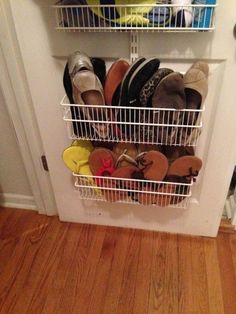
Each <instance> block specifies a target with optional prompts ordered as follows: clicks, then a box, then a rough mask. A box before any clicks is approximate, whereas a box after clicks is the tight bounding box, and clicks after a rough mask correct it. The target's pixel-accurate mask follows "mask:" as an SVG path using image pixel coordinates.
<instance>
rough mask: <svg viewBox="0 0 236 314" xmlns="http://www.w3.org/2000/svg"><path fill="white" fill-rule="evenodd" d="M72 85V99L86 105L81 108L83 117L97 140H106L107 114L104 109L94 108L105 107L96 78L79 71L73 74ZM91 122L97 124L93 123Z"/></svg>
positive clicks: (108, 126)
mask: <svg viewBox="0 0 236 314" xmlns="http://www.w3.org/2000/svg"><path fill="white" fill-rule="evenodd" d="M72 83H73V98H74V99H75V101H76V103H77V104H83V105H88V106H87V107H82V108H81V110H82V112H83V113H84V116H85V117H86V118H87V119H88V120H90V123H92V126H93V129H94V130H95V132H96V133H97V135H98V137H99V138H101V139H106V138H108V137H109V135H110V124H109V123H108V121H110V117H109V114H108V112H107V111H106V110H105V109H102V108H98V107H96V106H105V99H104V95H103V88H102V84H101V82H100V81H99V79H98V77H97V76H96V75H95V74H94V73H93V72H91V71H87V70H81V71H79V72H77V73H76V74H75V76H74V78H73V82H72ZM93 106H94V108H93ZM93 120H97V121H99V122H98V123H93V122H92V121H93ZM104 122H105V123H104Z"/></svg>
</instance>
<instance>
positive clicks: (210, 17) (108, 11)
mask: <svg viewBox="0 0 236 314" xmlns="http://www.w3.org/2000/svg"><path fill="white" fill-rule="evenodd" d="M216 6H217V4H205V5H204V4H188V5H187V4H186V5H182V6H181V5H179V4H156V5H150V4H135V5H128V4H124V5H85V4H81V5H62V1H59V2H57V3H56V4H55V5H53V6H52V7H53V9H54V10H55V15H56V25H55V27H56V29H58V30H66V31H89V32H112V31H115V32H116V31H129V30H132V31H151V32H154V31H175V32H179V31H212V30H214V28H215V7H216ZM149 7H150V10H148V8H149ZM176 8H178V10H182V14H181V16H180V19H179V18H178V19H177V18H175V17H173V10H174V9H176ZM140 10H141V12H142V13H140ZM143 10H144V12H146V13H143ZM184 10H190V14H192V17H193V18H192V21H190V23H189V25H187V26H186V25H184V13H183V12H184ZM98 12H99V14H98ZM96 13H97V14H96ZM103 13H104V14H105V16H103ZM120 16H122V17H124V16H126V17H127V16H130V17H131V18H130V19H128V20H125V21H119V18H117V17H120ZM163 21H164V22H163Z"/></svg>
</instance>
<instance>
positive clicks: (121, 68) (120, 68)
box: [104, 59, 129, 106]
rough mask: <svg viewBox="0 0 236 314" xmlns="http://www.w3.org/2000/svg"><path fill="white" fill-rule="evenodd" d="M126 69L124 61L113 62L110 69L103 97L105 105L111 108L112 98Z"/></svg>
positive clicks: (127, 66) (127, 64)
mask: <svg viewBox="0 0 236 314" xmlns="http://www.w3.org/2000/svg"><path fill="white" fill-rule="evenodd" d="M128 68H129V63H128V62H127V61H125V60H124V59H119V60H117V61H115V62H114V63H113V64H112V66H111V67H110V69H109V71H108V73H107V76H106V80H105V85H104V96H105V102H106V104H107V105H109V106H111V104H112V99H113V96H114V94H115V92H116V90H117V88H118V87H119V86H120V84H121V82H122V80H123V78H124V75H125V73H126V72H127V70H128ZM117 105H118V104H117Z"/></svg>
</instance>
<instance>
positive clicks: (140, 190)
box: [73, 173, 193, 208]
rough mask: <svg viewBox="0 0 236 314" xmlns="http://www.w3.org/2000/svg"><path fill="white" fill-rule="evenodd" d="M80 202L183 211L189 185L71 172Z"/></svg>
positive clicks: (186, 205)
mask: <svg viewBox="0 0 236 314" xmlns="http://www.w3.org/2000/svg"><path fill="white" fill-rule="evenodd" d="M73 176H74V178H75V188H76V189H77V191H78V192H79V196H80V198H81V199H85V200H95V201H105V202H118V203H129V204H142V205H155V206H160V207H167V206H168V207H175V208H176V207H177V208H187V207H188V204H189V201H190V197H191V195H192V193H191V187H192V184H193V182H190V183H175V182H164V181H163V182H162V181H149V180H137V179H123V178H112V177H100V176H86V177H84V176H82V175H79V174H75V173H73Z"/></svg>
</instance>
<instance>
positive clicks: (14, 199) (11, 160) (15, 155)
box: [0, 88, 34, 208]
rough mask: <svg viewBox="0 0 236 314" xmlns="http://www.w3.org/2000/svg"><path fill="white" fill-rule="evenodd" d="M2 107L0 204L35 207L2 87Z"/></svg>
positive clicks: (0, 102) (0, 123) (0, 127)
mask: <svg viewBox="0 0 236 314" xmlns="http://www.w3.org/2000/svg"><path fill="white" fill-rule="evenodd" d="M0 108H1V114H0V134H1V136H0V205H1V206H14V207H23V206H24V205H29V206H27V207H29V208H31V207H32V208H33V207H34V201H33V197H32V192H31V188H30V185H29V182H28V179H27V175H26V172H25V168H24V164H23V161H22V158H21V155H20V151H19V148H18V142H17V138H16V134H15V132H14V128H13V125H12V123H11V120H10V117H9V115H8V112H7V109H6V104H5V100H4V97H3V94H2V90H1V88H0Z"/></svg>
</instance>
